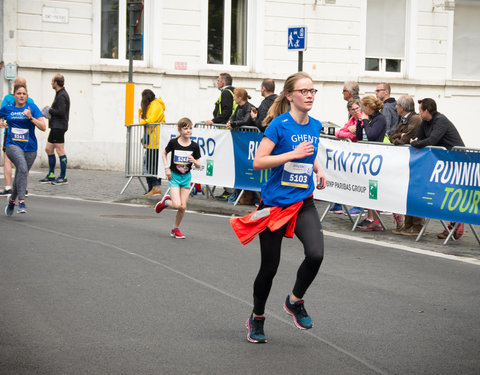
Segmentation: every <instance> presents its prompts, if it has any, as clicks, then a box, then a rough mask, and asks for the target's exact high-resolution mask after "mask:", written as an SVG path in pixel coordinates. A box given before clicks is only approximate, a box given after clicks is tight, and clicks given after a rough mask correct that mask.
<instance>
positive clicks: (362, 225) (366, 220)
mask: <svg viewBox="0 0 480 375" xmlns="http://www.w3.org/2000/svg"><path fill="white" fill-rule="evenodd" d="M370 223H372V221H371V220H368V219H363V220H362V221H361V222H359V223H358V224H357V227H366V226H367V225H368V224H370Z"/></svg>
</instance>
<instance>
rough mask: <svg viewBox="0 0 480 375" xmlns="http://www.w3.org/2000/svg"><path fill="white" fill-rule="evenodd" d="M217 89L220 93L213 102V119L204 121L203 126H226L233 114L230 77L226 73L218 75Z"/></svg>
mask: <svg viewBox="0 0 480 375" xmlns="http://www.w3.org/2000/svg"><path fill="white" fill-rule="evenodd" d="M217 88H218V89H219V90H220V91H221V92H222V93H221V94H220V96H219V97H218V99H217V101H216V102H215V108H214V110H213V119H211V120H207V121H205V125H212V124H226V123H227V122H228V120H229V119H230V117H231V116H232V115H233V112H235V107H236V106H235V105H234V102H233V90H234V87H233V86H232V76H231V75H230V74H228V73H220V75H219V76H218V78H217Z"/></svg>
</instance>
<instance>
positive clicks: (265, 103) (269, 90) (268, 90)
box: [251, 78, 277, 132]
mask: <svg viewBox="0 0 480 375" xmlns="http://www.w3.org/2000/svg"><path fill="white" fill-rule="evenodd" d="M260 91H261V94H262V96H263V97H264V99H263V100H262V102H261V103H260V106H259V107H258V110H257V108H255V107H252V110H251V117H252V121H253V123H254V124H255V126H256V127H257V128H258V129H260V131H261V132H264V131H265V127H266V124H264V123H263V121H264V120H265V117H267V113H268V110H269V109H270V107H271V106H272V104H273V102H274V101H275V99H277V94H275V81H274V80H273V79H271V78H266V79H264V80H263V81H262V85H261V87H260Z"/></svg>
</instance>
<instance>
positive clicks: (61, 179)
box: [52, 177, 68, 185]
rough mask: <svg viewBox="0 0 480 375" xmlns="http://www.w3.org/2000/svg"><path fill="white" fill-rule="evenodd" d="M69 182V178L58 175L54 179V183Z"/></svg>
mask: <svg viewBox="0 0 480 375" xmlns="http://www.w3.org/2000/svg"><path fill="white" fill-rule="evenodd" d="M65 184H68V180H67V178H66V177H58V178H56V179H55V180H53V181H52V185H65Z"/></svg>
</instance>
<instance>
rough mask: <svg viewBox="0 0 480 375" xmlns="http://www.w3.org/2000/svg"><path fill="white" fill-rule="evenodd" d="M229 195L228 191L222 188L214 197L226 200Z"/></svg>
mask: <svg viewBox="0 0 480 375" xmlns="http://www.w3.org/2000/svg"><path fill="white" fill-rule="evenodd" d="M230 195H231V193H229V192H228V191H226V190H224V191H223V193H222V194H220V195H217V196H216V197H215V199H218V200H220V201H226V200H228V197H229V196H230Z"/></svg>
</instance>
